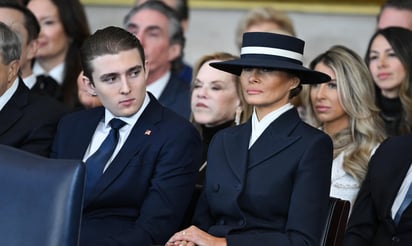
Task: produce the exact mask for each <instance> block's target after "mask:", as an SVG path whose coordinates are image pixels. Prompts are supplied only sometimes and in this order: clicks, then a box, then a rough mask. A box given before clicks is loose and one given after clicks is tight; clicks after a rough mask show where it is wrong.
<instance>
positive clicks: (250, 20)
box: [236, 7, 296, 48]
mask: <svg viewBox="0 0 412 246" xmlns="http://www.w3.org/2000/svg"><path fill="white" fill-rule="evenodd" d="M262 22H272V23H274V24H276V25H278V26H279V27H280V29H279V30H277V32H278V33H280V34H288V35H290V36H295V35H296V34H295V29H294V27H293V22H292V20H291V19H290V18H289V16H288V15H287V14H286V13H284V12H282V11H280V10H277V9H274V8H271V7H258V8H254V9H251V10H250V11H249V12H247V13H246V14H245V16H243V18H242V20H241V21H240V22H239V25H238V28H237V31H236V45H237V46H238V47H239V48H241V47H242V37H243V33H244V32H245V31H246V29H248V28H249V27H250V26H252V25H255V24H257V23H262Z"/></svg>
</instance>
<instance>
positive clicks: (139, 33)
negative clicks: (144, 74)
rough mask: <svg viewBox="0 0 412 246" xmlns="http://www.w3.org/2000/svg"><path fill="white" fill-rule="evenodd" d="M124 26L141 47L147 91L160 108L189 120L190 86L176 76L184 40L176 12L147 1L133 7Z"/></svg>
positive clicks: (159, 3)
mask: <svg viewBox="0 0 412 246" xmlns="http://www.w3.org/2000/svg"><path fill="white" fill-rule="evenodd" d="M123 23H124V27H125V29H126V30H127V31H129V32H131V33H132V34H134V35H135V36H136V37H137V38H138V39H139V40H140V41H141V43H142V45H143V47H144V51H145V54H146V60H147V61H148V62H149V66H148V67H149V77H148V78H147V80H146V83H147V90H148V91H149V92H151V93H152V94H153V95H154V96H155V97H156V98H157V99H158V100H159V102H160V103H161V104H162V105H163V106H166V107H167V108H170V109H172V110H173V111H175V112H177V113H178V114H179V115H181V116H183V117H184V118H186V119H189V117H190V84H189V83H186V82H185V81H183V80H181V79H180V78H179V75H178V72H179V71H178V67H179V66H180V63H181V56H182V54H183V53H182V51H183V48H184V36H183V30H182V26H181V25H180V22H179V18H178V16H177V15H176V12H175V11H174V10H173V9H172V8H170V7H169V6H167V5H166V4H164V3H163V2H161V1H147V2H145V3H143V4H140V5H138V6H135V7H133V8H132V9H131V10H130V11H129V13H128V14H127V15H126V17H125V18H124V22H123Z"/></svg>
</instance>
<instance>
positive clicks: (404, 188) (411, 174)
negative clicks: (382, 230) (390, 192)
mask: <svg viewBox="0 0 412 246" xmlns="http://www.w3.org/2000/svg"><path fill="white" fill-rule="evenodd" d="M411 183H412V164H411V166H410V167H409V170H408V172H407V173H406V176H405V179H404V180H403V182H402V184H401V187H400V188H399V191H398V194H397V195H396V198H395V200H394V201H393V205H392V209H391V212H392V218H393V219H394V218H395V215H396V212H398V210H399V208H400V206H401V204H402V202H403V200H404V199H405V196H406V192H408V189H409V186H410V185H411Z"/></svg>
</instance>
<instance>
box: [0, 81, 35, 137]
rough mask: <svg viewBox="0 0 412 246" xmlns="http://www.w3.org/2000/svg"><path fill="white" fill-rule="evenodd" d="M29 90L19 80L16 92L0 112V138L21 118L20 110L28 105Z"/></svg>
mask: <svg viewBox="0 0 412 246" xmlns="http://www.w3.org/2000/svg"><path fill="white" fill-rule="evenodd" d="M28 96H29V89H28V88H27V87H26V86H25V85H24V84H23V81H21V80H20V79H19V81H18V87H17V90H16V91H15V92H14V94H13V96H12V97H11V98H10V100H9V101H8V102H7V103H6V104H5V105H4V107H3V109H2V110H0V136H1V135H2V134H4V133H5V132H6V131H7V130H8V129H10V127H12V126H13V125H14V122H16V121H17V120H18V119H20V117H21V116H22V114H23V113H22V110H21V109H22V108H23V107H25V106H26V105H27V103H28V100H29V98H28Z"/></svg>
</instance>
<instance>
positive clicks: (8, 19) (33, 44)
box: [0, 1, 40, 89]
mask: <svg viewBox="0 0 412 246" xmlns="http://www.w3.org/2000/svg"><path fill="white" fill-rule="evenodd" d="M0 21H1V22H4V23H5V24H7V25H8V26H9V27H10V28H11V29H13V31H15V32H16V33H18V34H19V36H20V39H21V57H20V76H21V77H22V79H23V81H24V83H25V84H26V86H27V87H28V88H29V89H31V88H33V86H34V85H35V84H36V83H37V78H36V75H34V74H33V70H32V61H33V58H34V56H35V55H36V51H37V47H38V42H37V37H38V36H39V32H40V25H39V23H38V22H37V19H36V17H35V16H34V14H33V13H32V12H31V11H30V10H29V9H28V8H27V7H25V6H23V5H21V4H17V3H15V2H12V1H3V2H0Z"/></svg>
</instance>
